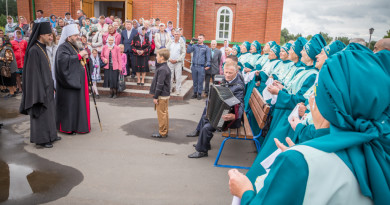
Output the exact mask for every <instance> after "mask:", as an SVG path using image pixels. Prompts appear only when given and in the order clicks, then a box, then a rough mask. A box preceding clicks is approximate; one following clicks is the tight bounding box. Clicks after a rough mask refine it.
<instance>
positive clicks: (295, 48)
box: [291, 37, 307, 59]
mask: <svg viewBox="0 0 390 205" xmlns="http://www.w3.org/2000/svg"><path fill="white" fill-rule="evenodd" d="M306 43H307V40H306V38H303V37H299V38H298V39H297V40H296V41H295V42H294V44H292V45H291V49H293V51H294V52H295V54H297V56H298V57H299V59H301V57H302V55H301V51H302V49H303V46H305V44H306Z"/></svg>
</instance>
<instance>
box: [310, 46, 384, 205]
mask: <svg viewBox="0 0 390 205" xmlns="http://www.w3.org/2000/svg"><path fill="white" fill-rule="evenodd" d="M382 66H383V65H382V64H381V60H380V59H379V58H378V57H377V56H376V55H375V54H373V53H367V52H364V51H359V50H345V51H341V52H338V53H336V54H334V55H332V56H331V57H330V58H328V60H327V61H325V63H324V65H323V66H322V69H321V71H320V74H319V79H318V85H317V87H316V90H315V101H316V104H317V107H318V109H319V111H320V113H321V114H322V116H323V117H324V118H325V119H326V120H328V121H329V122H330V134H329V135H326V136H323V137H320V138H316V139H312V140H310V141H307V142H305V143H303V144H305V145H308V146H312V147H314V148H317V149H319V150H322V151H325V152H334V153H336V154H337V155H338V156H339V157H340V158H341V159H342V160H343V161H344V163H345V164H346V165H347V166H348V167H349V168H350V169H351V171H352V173H354V175H355V176H356V179H357V181H358V183H359V186H360V190H361V192H362V194H363V195H365V196H367V197H370V198H371V199H373V202H374V204H388V203H389V202H390V194H389V193H390V162H389V160H390V106H389V105H390V95H388V93H390V76H389V75H388V74H387V73H386V72H385V71H384V70H385V69H384V68H383V67H382ZM367 79H370V80H372V81H375V82H374V83H369V84H367V83H362V82H367ZM372 81H371V82H372Z"/></svg>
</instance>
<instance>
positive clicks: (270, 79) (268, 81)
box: [265, 78, 274, 85]
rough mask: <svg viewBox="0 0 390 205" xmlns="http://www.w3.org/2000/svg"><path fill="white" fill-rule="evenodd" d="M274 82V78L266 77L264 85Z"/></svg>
mask: <svg viewBox="0 0 390 205" xmlns="http://www.w3.org/2000/svg"><path fill="white" fill-rule="evenodd" d="M273 82H274V79H273V78H268V80H267V82H265V84H266V85H272V83H273Z"/></svg>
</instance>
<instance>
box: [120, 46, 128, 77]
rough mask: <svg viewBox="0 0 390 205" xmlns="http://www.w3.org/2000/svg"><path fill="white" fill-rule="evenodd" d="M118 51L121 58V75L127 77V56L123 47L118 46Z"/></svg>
mask: <svg viewBox="0 0 390 205" xmlns="http://www.w3.org/2000/svg"><path fill="white" fill-rule="evenodd" d="M119 49H120V51H121V56H122V72H121V75H127V70H126V64H127V55H126V53H124V52H125V46H124V45H123V44H119Z"/></svg>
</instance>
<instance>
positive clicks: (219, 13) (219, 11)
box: [215, 6, 233, 41]
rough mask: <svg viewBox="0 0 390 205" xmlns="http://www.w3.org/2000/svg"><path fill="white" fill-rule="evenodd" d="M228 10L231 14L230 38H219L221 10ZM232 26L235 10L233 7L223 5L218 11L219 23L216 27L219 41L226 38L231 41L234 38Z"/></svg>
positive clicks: (216, 35)
mask: <svg viewBox="0 0 390 205" xmlns="http://www.w3.org/2000/svg"><path fill="white" fill-rule="evenodd" d="M224 9H226V10H228V11H229V12H230V14H229V31H228V32H229V33H228V38H227V39H226V38H219V31H220V30H219V24H220V18H221V12H222V10H224ZM232 27H233V11H232V9H231V8H229V7H228V6H222V7H221V8H219V9H218V12H217V25H216V29H215V31H216V32H215V39H216V40H219V41H224V40H229V41H231V40H232Z"/></svg>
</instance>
